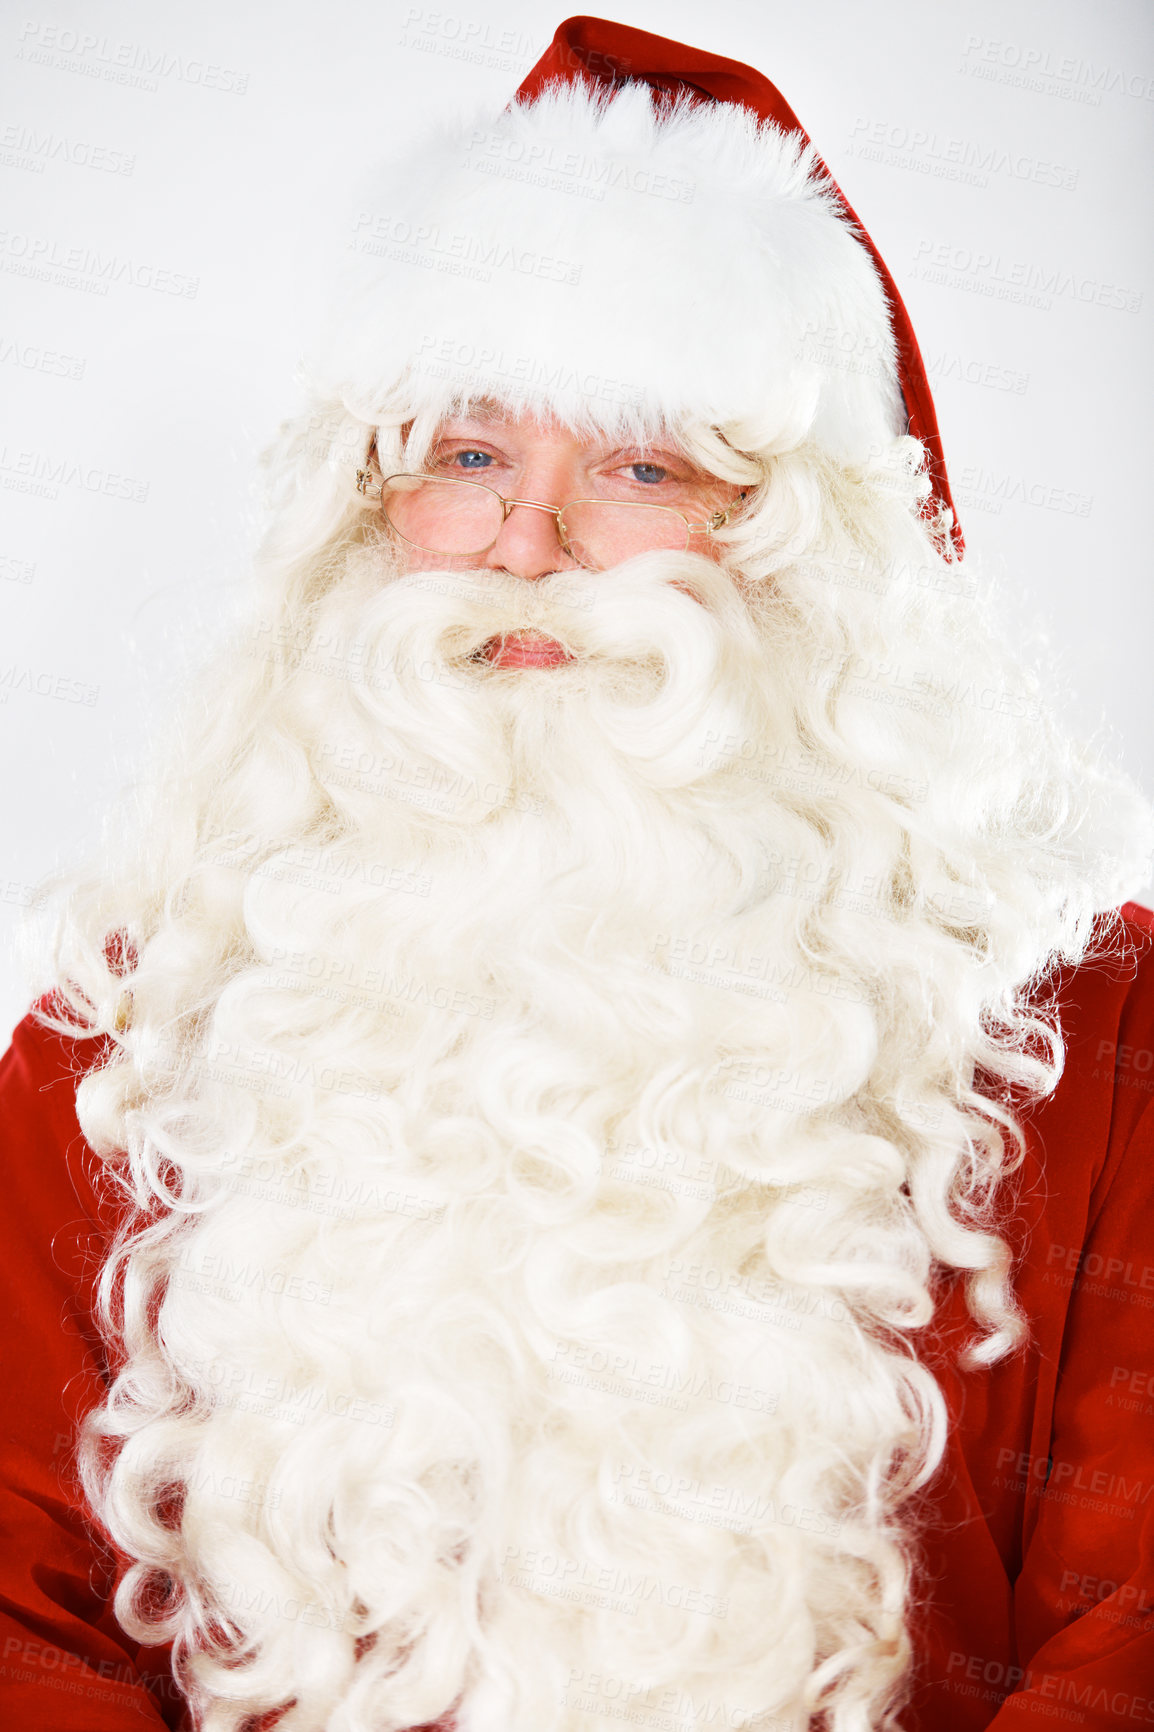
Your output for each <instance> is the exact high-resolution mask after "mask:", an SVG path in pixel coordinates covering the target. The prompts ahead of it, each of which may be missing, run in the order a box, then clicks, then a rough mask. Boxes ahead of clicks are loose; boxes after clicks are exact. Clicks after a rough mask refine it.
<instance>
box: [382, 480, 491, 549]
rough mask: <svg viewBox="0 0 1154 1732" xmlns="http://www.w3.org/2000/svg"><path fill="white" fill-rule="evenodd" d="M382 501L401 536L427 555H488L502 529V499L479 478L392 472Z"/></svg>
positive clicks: (383, 491)
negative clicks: (461, 479)
mask: <svg viewBox="0 0 1154 1732" xmlns="http://www.w3.org/2000/svg"><path fill="white" fill-rule="evenodd" d="M381 505H382V507H383V510H384V513H385V516H386V518H387V519H388V521H389V522H390V523H391V524H392V526H393V528H394V529H395V530H396V532H397V534H398V535H400V536H401V537H402V538H403V539H404V540H405V541H407V542H409V543H411V545H412V546H413V547H420V548H423V549H424V551H425V552H426V553H444V554H447V555H450V556H451V555H454V554H458V555H459V554H470V553H484V551H485V549H486V548H488V547H491V546H492V545H493V543H494V542H495V541H496V539H497V537H498V535H500V533H501V524H502V523H503V522H504V514H503V512H502V509H501V501H500V500H499V499H498V497H497V495H496V494H495V493H494V492H493V491H492V490H491V489H490V488H488V487H481V486H479V485H478V483H477V482H475V481H450V480H440V479H437V478H435V477H427V476H423V475H390V476H389V478H388V480H387V481H386V482H385V484H384V486H383V487H382V489H381Z"/></svg>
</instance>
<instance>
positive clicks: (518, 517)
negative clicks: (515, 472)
mask: <svg viewBox="0 0 1154 1732" xmlns="http://www.w3.org/2000/svg"><path fill="white" fill-rule="evenodd" d="M545 497H546V499H548V497H549V495H548V494H546V495H545ZM485 565H486V566H487V568H488V569H489V570H491V571H496V570H500V571H507V572H509V573H511V575H512V576H513V577H524V578H528V579H530V580H533V579H535V578H538V577H548V576H549V575H550V573H552V572H555V571H571V570H572V568H573V560H572V558H571V557H570V556H569V554H567V553H566V552H565V550H564V548H563V547H562V546H561V537H560V535H559V534H558V530H557V519H556V518H555V517H554V516H552V515H551V514H550V513H549V512H548V511H542V510H540V509H539V508H538V507H537V506H534V505H514V506H513V507H512V508H511V509H510V511H509V515H508V517H506V519H505V521H504V523H503V524H502V525H501V533H500V535H499V536H498V537H497V539H496V541H495V542H494V543H493V545H492V547H491V548H490V549H489V551H488V553H487V554H486V556H485Z"/></svg>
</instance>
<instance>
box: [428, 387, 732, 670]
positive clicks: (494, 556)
mask: <svg viewBox="0 0 1154 1732" xmlns="http://www.w3.org/2000/svg"><path fill="white" fill-rule="evenodd" d="M423 473H425V474H428V475H434V476H444V477H446V478H449V477H451V478H454V479H457V480H461V481H473V482H480V483H482V484H483V485H484V486H485V487H489V488H492V489H493V490H494V492H496V493H498V494H500V495H501V496H502V497H503V498H504V499H506V500H512V499H516V500H523V501H532V502H534V503H533V504H532V505H530V504H517V505H514V506H513V507H512V509H511V510H510V511H509V512H508V514H507V516H506V517H505V520H504V522H503V523H502V524H501V525H500V528H499V530H498V532H497V535H496V539H495V540H494V541H493V543H492V545H491V546H490V547H488V548H487V549H486V550H485V551H484V552H481V553H475V554H468V555H457V556H454V558H453V560H452V564H453V566H454V567H455V568H456V569H458V570H462V569H463V570H474V571H481V570H491V571H501V572H505V573H507V574H509V575H510V576H512V577H518V578H524V579H525V580H526V581H528V582H532V581H533V580H535V579H536V578H539V577H545V576H548V575H550V574H551V573H555V572H562V573H563V572H569V571H573V570H574V569H575V568H576V567H577V565H578V561H577V560H576V559H575V558H574V556H573V554H572V553H571V552H569V551H567V550H566V548H565V546H564V545H563V542H562V539H561V534H560V530H559V526H558V523H557V519H556V517H555V516H553V515H552V514H551V512H552V511H556V510H559V509H560V508H561V507H563V506H565V505H568V504H569V502H570V501H573V500H605V501H607V502H614V503H617V504H629V505H642V506H655V505H657V506H665V507H667V508H668V509H669V510H671V511H673V512H677V513H680V514H681V516H682V517H683V518H684V519H685V520H686V522H687V523H688V524H689V525H692V526H694V527H692V528H691V529H690V530H689V531H688V546H689V549H690V551H691V552H694V553H703V554H706V555H707V556H708V557H710V558H714V559H716V558H718V557H719V548H718V546H717V544H716V543H715V542H714V540H713V538H712V536H710V535H709V534H707V533H705V532H704V531H703V530H702V529H701V528H699V527H696V526H699V525H702V524H704V523H705V522H706V521H707V520H708V518H709V517H710V516H711V515H712V514H713V513H714V512H716V511H718V510H724V509H725V508H726V507H728V506H730V505H732V504H733V503H734V502H735V501H736V500H737V498H738V497H739V492H740V490H739V489H738V488H737V487H736V486H734V485H733V484H732V483H730V482H727V481H723V480H720V479H719V478H718V477H717V476H715V475H710V474H708V473H707V472H706V471H704V470H702V469H700V468H698V467H697V466H696V464H694V463H693V462H692V461H691V460H690V459H688V458H687V457H686V456H685V455H684V453H683V452H681V451H680V450H679V449H678V448H677V446H676V444H675V443H674V442H673V441H671V440H667V441H663V440H660V439H658V440H655V441H653V442H651V443H647V444H644V445H639V444H623V443H621V442H620V441H619V440H617V439H614V438H612V437H602V436H598V435H590V436H582V435H580V434H578V433H575V432H574V431H573V430H572V429H571V428H568V427H565V426H563V425H562V424H561V423H560V422H557V421H552V420H542V419H539V418H538V417H536V416H534V415H532V414H528V413H526V414H521V415H513V414H510V413H509V412H508V411H506V410H503V409H501V408H500V407H498V406H496V405H494V406H493V407H491V408H489V407H481V408H477V409H474V410H473V412H471V413H470V414H469V415H466V416H460V417H452V418H450V419H448V420H446V421H443V422H442V423H441V425H440V427H439V428H438V429H437V433H436V435H435V437H434V439H433V442H432V444H431V446H430V448H429V454H428V457H427V459H426V461H425V464H424V468H423ZM541 505H545V506H549V507H550V510H539V509H535V508H534V507H535V506H541ZM637 522H638V523H639V525H640V533H641V535H642V536H643V537H644V536H645V535H646V534H650V533H652V534H653V535H654V539H653V541H652V544H651V545H653V546H658V545H661V543H660V541H659V540H658V539H657V524H658V523H659V522H663V523H664V524H665V525H666V526H668V525H669V524H670V522H671V520H670V519H661V518H660V515H659V514H654V517H653V518H652V519H650V518H646V517H645V516H643V515H641V514H638V517H637ZM650 526H652V528H651V527H650ZM630 551H636V549H630V548H628V547H623V549H622V551H621V553H620V554H619V555H618V558H621V557H627V555H628V553H629V552H630ZM398 552H399V555H400V558H401V562H402V567H403V569H404V570H405V571H406V572H412V571H425V570H431V569H434V568H440V569H443V568H444V566H445V564H446V559H445V556H444V555H443V554H440V553H432V552H429V553H426V552H424V551H422V550H421V549H420V548H418V547H415V546H412V545H410V544H408V543H406V542H404V541H402V540H400V538H399V537H398ZM488 654H489V659H490V661H491V662H492V663H493V664H494V665H495V666H498V667H506V668H509V667H550V666H555V665H557V664H558V663H560V662H562V661H564V660H565V659H566V652H565V650H564V649H563V648H562V646H561V645H560V644H558V643H557V642H556V641H555V640H554V639H552V638H547V637H544V636H543V635H542V634H540V633H535V632H517V633H511V634H509V635H508V636H506V637H503V638H501V639H499V640H496V641H495V642H494V644H493V645H492V646H491V649H490V650H489V652H488Z"/></svg>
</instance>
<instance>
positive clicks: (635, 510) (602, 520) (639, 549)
mask: <svg viewBox="0 0 1154 1732" xmlns="http://www.w3.org/2000/svg"><path fill="white" fill-rule="evenodd" d="M562 520H563V522H564V525H565V538H566V540H567V541H568V543H569V546H570V547H571V548H572V550H573V553H574V556H575V557H576V558H577V559H579V560H580V562H581V564H582V565H584V566H586V567H587V568H588V569H589V570H591V571H604V570H605V569H606V567H608V566H610V565H619V564H620V562H621V561H622V560H623V559H632V558H633V556H634V555H635V554H638V553H654V552H656V551H657V550H658V549H668V550H670V551H671V552H675V553H683V552H684V551H685V549H686V548H687V547H688V546H689V526H688V524H687V523H686V521H685V519H684V517H682V515H681V513H680V512H678V511H671V510H669V509H668V508H667V507H665V506H663V505H618V504H614V503H612V502H611V501H609V500H606V499H579V500H577V501H576V502H575V503H574V504H573V505H567V506H566V507H565V510H564V512H563V513H562Z"/></svg>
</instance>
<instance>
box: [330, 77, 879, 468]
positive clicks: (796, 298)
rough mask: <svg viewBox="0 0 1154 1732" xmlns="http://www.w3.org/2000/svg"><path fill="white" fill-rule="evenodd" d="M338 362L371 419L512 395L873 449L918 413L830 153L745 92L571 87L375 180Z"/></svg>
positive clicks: (578, 418)
mask: <svg viewBox="0 0 1154 1732" xmlns="http://www.w3.org/2000/svg"><path fill="white" fill-rule="evenodd" d="M371 202H372V204H373V206H374V208H373V209H372V210H368V209H366V211H365V212H363V213H362V215H361V217H360V218H358V233H357V240H356V243H355V245H356V248H357V251H358V254H359V256H358V258H357V261H356V264H355V266H354V272H353V278H352V281H351V282H350V284H349V285H348V289H347V292H346V295H345V298H344V305H343V310H342V312H341V314H340V317H339V320H338V322H337V323H338V332H337V335H336V337H335V339H334V342H333V344H332V346H331V347H330V349H329V350H328V352H327V353H326V354H325V355H324V356H323V358H320V357H318V360H319V362H320V366H319V370H320V372H321V374H322V376H327V381H328V383H329V384H331V386H332V387H333V388H334V389H335V390H337V391H338V392H339V393H340V394H341V395H342V396H343V397H344V399H345V402H346V404H347V405H348V406H349V407H350V408H351V409H353V410H354V412H356V413H360V414H362V415H363V416H364V417H365V419H367V420H380V419H382V418H384V416H385V415H386V414H387V413H396V412H398V410H403V412H405V413H406V414H416V413H418V412H420V411H421V410H433V411H434V412H443V411H444V408H445V407H446V406H447V404H448V403H449V402H450V401H460V400H462V399H468V398H473V399H476V398H478V397H488V398H496V399H497V400H499V401H501V402H502V403H505V404H507V405H509V406H510V407H512V408H514V409H535V410H537V411H538V412H547V413H552V414H555V415H557V416H559V417H561V418H562V419H564V420H567V421H569V422H572V423H574V424H576V425H582V424H590V423H592V424H594V425H600V426H605V425H614V426H652V425H654V424H660V423H666V424H672V425H677V424H680V423H685V422H687V421H689V422H704V423H706V424H708V425H713V426H718V427H722V428H725V429H729V430H734V429H739V430H740V434H741V439H742V442H743V443H745V444H746V445H747V446H753V447H756V448H758V449H762V450H764V449H766V448H777V449H782V448H789V447H791V446H793V445H795V444H796V443H799V442H800V441H801V440H803V439H811V440H813V441H814V442H816V443H817V444H818V445H819V446H820V447H822V448H823V449H825V450H827V451H828V452H829V453H830V454H831V455H832V456H833V457H835V458H836V459H837V460H838V461H839V462H842V463H845V464H847V465H854V464H857V463H860V462H864V461H866V460H867V459H868V457H869V455H870V453H871V451H875V450H877V449H878V447H879V446H885V445H887V444H889V442H890V441H892V440H893V439H894V438H895V437H897V436H899V435H900V434H901V433H902V432H904V429H905V415H904V411H903V409H902V403H901V394H900V390H899V386H898V380H897V371H896V364H895V359H894V341H893V334H892V330H891V326H890V318H889V312H888V307H887V303H886V298H885V294H884V292H883V289H882V286H881V283H880V280H879V277H878V274H877V271H876V270H875V267H874V264H873V261H872V259H871V258H870V256H869V254H868V252H867V251H866V249H865V247H864V246H863V245H862V244H861V242H860V241H859V240H857V239H856V238H855V236H854V233H853V230H852V229H851V228H850V226H849V224H848V223H847V222H846V221H845V219H844V218H843V217H842V216H841V215H840V214H839V213H838V211H837V208H836V206H835V204H834V202H833V199H832V198H831V196H830V194H829V192H828V190H826V187H825V184H824V182H823V179H822V176H821V173H820V169H819V168H818V167H817V166H816V159H815V157H814V153H813V151H812V149H810V148H802V147H801V146H800V145H799V142H798V141H797V140H796V139H794V138H791V137H790V136H789V135H787V134H784V133H782V132H780V131H778V130H777V129H776V128H775V127H773V126H771V125H768V124H759V123H758V121H757V120H756V118H755V117H754V116H753V115H752V114H750V113H749V112H748V111H747V110H745V109H743V108H741V107H738V106H736V105H733V104H726V103H712V104H693V103H687V102H679V103H677V104H674V105H673V106H672V107H668V106H667V107H665V108H663V109H662V110H660V111H655V110H654V107H653V104H652V101H651V98H650V94H649V91H648V88H647V87H645V86H641V85H633V86H626V87H625V88H624V89H622V90H620V91H618V92H617V93H616V94H614V95H612V96H610V97H606V96H605V95H600V94H597V93H595V92H594V91H593V90H591V89H590V88H589V87H588V86H584V85H581V84H575V85H557V86H554V87H551V88H550V89H549V90H548V91H547V92H546V93H545V94H544V95H543V96H542V97H541V98H539V99H538V100H537V101H535V102H532V103H527V104H522V105H518V106H514V107H513V108H510V109H508V110H506V111H505V112H503V113H502V114H501V115H500V117H499V118H498V119H497V120H496V121H494V122H492V123H490V124H479V125H475V126H469V127H465V128H458V129H456V130H454V131H453V132H448V131H444V130H443V131H442V132H441V133H440V134H439V135H437V136H435V137H433V138H431V139H430V140H429V141H428V142H427V143H426V144H425V146H424V147H423V148H422V149H421V150H420V152H419V153H418V154H417V155H415V156H414V157H412V158H410V159H409V160H408V161H406V162H405V163H404V164H402V165H401V166H400V167H399V169H395V170H394V171H393V172H392V174H391V176H390V178H389V181H388V183H387V184H385V185H382V186H379V187H378V188H377V189H376V190H375V191H374V193H373V198H372V201H371Z"/></svg>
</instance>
